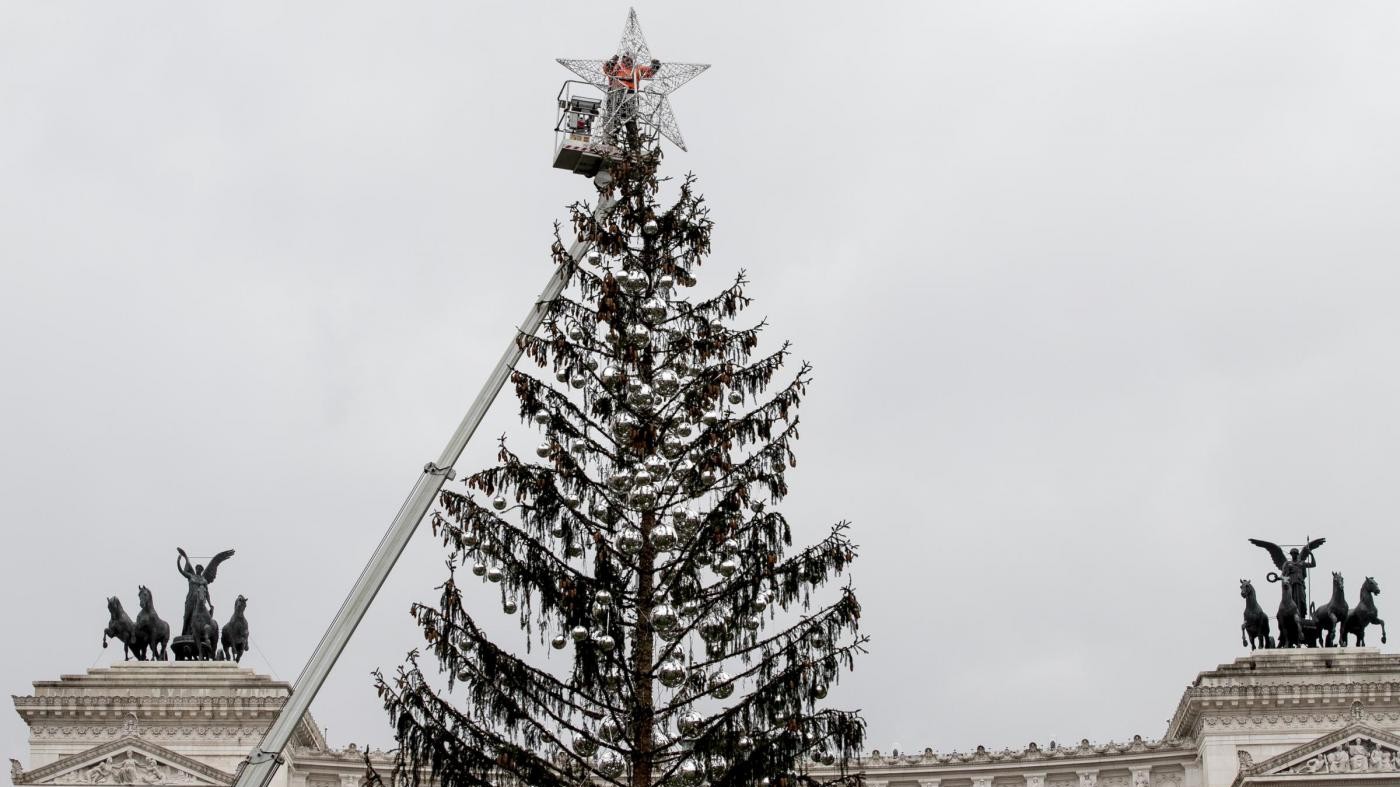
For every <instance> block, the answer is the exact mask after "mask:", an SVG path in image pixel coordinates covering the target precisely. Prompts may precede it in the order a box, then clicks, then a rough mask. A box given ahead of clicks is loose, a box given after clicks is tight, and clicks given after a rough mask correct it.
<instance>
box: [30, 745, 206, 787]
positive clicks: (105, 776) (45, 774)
mask: <svg viewBox="0 0 1400 787" xmlns="http://www.w3.org/2000/svg"><path fill="white" fill-rule="evenodd" d="M13 776H14V783H15V784H16V785H21V784H25V785H28V784H52V785H88V784H133V785H148V784H149V785H163V784H170V785H200V786H207V787H225V786H226V785H230V784H233V774H230V773H225V772H223V771H221V770H219V769H217V768H211V767H209V766H208V765H205V764H204V763H201V762H199V761H197V760H193V759H190V758H189V757H186V756H184V755H183V754H178V753H176V752H173V751H171V750H169V749H167V748H165V747H164V746H158V745H156V744H154V743H151V742H149V741H146V740H142V739H141V738H132V737H125V738H119V739H117V740H115V741H112V742H110V743H104V744H103V745H101V746H97V747H94V748H92V749H88V750H87V751H85V752H82V753H80V754H75V755H73V756H71V757H65V758H63V759H62V760H59V761H58V762H55V763H51V764H49V765H45V766H44V767H42V768H37V769H35V770H33V771H27V772H25V771H18V772H16V773H14V774H13Z"/></svg>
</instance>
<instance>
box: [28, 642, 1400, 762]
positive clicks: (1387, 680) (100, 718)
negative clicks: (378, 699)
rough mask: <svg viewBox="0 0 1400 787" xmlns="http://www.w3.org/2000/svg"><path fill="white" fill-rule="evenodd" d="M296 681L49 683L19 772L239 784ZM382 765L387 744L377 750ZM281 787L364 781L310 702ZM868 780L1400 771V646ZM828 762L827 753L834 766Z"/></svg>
mask: <svg viewBox="0 0 1400 787" xmlns="http://www.w3.org/2000/svg"><path fill="white" fill-rule="evenodd" d="M289 693H290V686H288V685H287V684H286V683H281V682H278V681H274V680H271V679H270V678H267V677H265V676H262V675H258V674H256V673H254V672H253V671H252V670H249V669H244V668H240V667H238V666H237V665H235V664H229V663H223V662H196V663H179V664H163V663H153V662H128V663H123V664H117V665H114V666H111V667H105V668H96V669H90V670H88V671H87V673H86V674H83V675H66V676H63V677H62V678H60V679H59V680H56V681H41V682H36V683H35V684H34V693H33V694H32V695H29V696H23V697H15V698H14V702H15V709H16V711H18V712H19V714H20V716H22V717H23V718H24V720H25V722H26V723H27V724H28V725H29V730H30V736H29V757H28V765H27V766H26V765H24V764H22V763H20V762H19V761H16V760H12V761H11V776H12V778H13V780H14V783H15V784H16V785H55V787H67V786H69V785H72V786H73V787H78V786H80V785H93V784H140V785H146V784H150V785H163V784H170V785H202V786H203V785H207V786H210V787H213V786H216V785H230V784H232V783H233V780H234V773H235V772H236V771H237V769H238V765H239V763H240V762H242V761H243V759H244V758H245V757H246V756H247V755H248V752H249V751H250V750H251V749H252V747H253V746H254V745H256V743H257V742H258V740H259V739H260V736H261V734H262V732H263V731H264V730H265V729H266V728H267V726H268V725H269V724H270V723H271V721H272V718H273V716H274V715H275V714H276V712H277V710H278V709H279V708H280V707H281V705H282V703H283V702H285V701H286V697H287V695H288V694H289ZM370 756H371V759H372V760H373V761H374V762H375V763H376V767H379V768H380V769H381V770H384V771H387V770H388V767H389V763H388V759H387V757H385V756H384V755H382V754H379V753H372V754H371V755H370ZM285 758H286V764H285V766H284V767H283V768H282V769H281V770H280V771H279V773H278V776H277V779H278V782H277V785H278V787H362V786H361V780H362V779H363V776H364V771H365V769H364V752H361V751H357V750H355V749H354V748H353V747H350V748H345V749H334V748H331V747H330V746H328V745H327V744H326V741H325V739H324V738H323V737H322V736H321V734H320V732H319V731H318V728H317V726H316V724H315V722H314V721H313V720H312V719H311V717H310V716H309V715H308V716H306V717H305V718H303V719H302V723H301V725H300V727H299V728H298V730H297V734H296V736H295V737H294V738H293V741H292V745H291V747H290V749H289V750H288V751H287V752H286V755H285ZM861 767H862V770H863V771H864V774H865V778H866V785H867V787H1287V786H1288V785H1295V786H1296V787H1342V786H1343V785H1347V786H1350V787H1359V786H1365V787H1371V786H1374V787H1400V655H1396V654H1383V653H1380V652H1378V651H1377V650H1375V649H1373V648H1346V649H1341V648H1320V649H1313V650H1287V651H1285V650H1276V651H1259V652H1257V653H1254V654H1252V655H1249V656H1244V657H1241V658H1238V659H1236V660H1235V661H1234V662H1232V663H1229V664H1225V665H1222V666H1220V667H1218V668H1216V669H1213V670H1210V671H1207V672H1203V673H1201V674H1200V675H1199V676H1198V677H1197V678H1196V680H1195V681H1194V682H1193V683H1192V684H1191V685H1190V686H1189V687H1188V688H1187V689H1186V691H1185V693H1184V694H1183V695H1182V698H1181V702H1180V703H1179V704H1178V706H1177V709H1176V713H1175V714H1174V715H1173V717H1172V720H1171V722H1170V724H1169V725H1168V727H1167V730H1166V733H1165V735H1164V736H1163V737H1162V738H1161V739H1159V740H1143V739H1141V738H1134V739H1133V740H1131V741H1127V742H1123V743H1106V744H1094V743H1090V742H1089V741H1081V742H1080V743H1079V744H1078V745H1075V746H1056V747H1054V748H1049V747H1040V746H1036V745H1034V744H1032V745H1030V746H1028V747H1026V748H1024V749H1020V750H1014V751H1013V750H1010V749H1002V750H999V751H993V750H989V749H987V748H985V747H978V748H977V750H976V751H972V752H952V753H947V754H935V753H934V752H932V751H925V752H923V753H917V754H906V753H891V754H888V755H882V754H880V753H878V752H872V753H871V754H870V755H869V756H867V757H866V758H865V759H864V761H863V762H862V763H861ZM820 771H821V769H819V768H817V769H813V773H814V775H819V774H820Z"/></svg>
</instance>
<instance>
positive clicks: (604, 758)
mask: <svg viewBox="0 0 1400 787" xmlns="http://www.w3.org/2000/svg"><path fill="white" fill-rule="evenodd" d="M597 765H598V771H599V772H600V773H602V774H603V775H604V776H606V777H608V778H609V779H614V778H617V777H618V776H620V775H621V774H622V771H623V770H624V769H625V768H626V767H627V763H626V762H625V761H624V760H623V759H622V755H620V754H618V753H617V752H615V751H612V750H608V751H605V752H603V753H602V754H599V755H598V762H597Z"/></svg>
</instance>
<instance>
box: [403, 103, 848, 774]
mask: <svg viewBox="0 0 1400 787" xmlns="http://www.w3.org/2000/svg"><path fill="white" fill-rule="evenodd" d="M620 136H621V138H620V139H619V149H618V150H617V151H616V153H615V156H616V158H615V160H614V161H612V162H611V164H610V167H609V169H608V173H607V175H606V176H604V177H602V178H599V179H597V180H595V183H597V184H599V185H598V190H599V195H598V200H599V204H600V205H602V206H604V209H602V210H597V209H595V206H592V205H588V204H583V203H579V204H575V205H574V206H573V207H572V209H571V210H572V234H574V235H576V236H577V237H579V238H582V239H587V240H590V241H591V242H592V247H593V251H592V253H590V254H589V255H588V256H587V257H585V258H584V259H582V260H577V261H576V260H575V259H574V258H573V257H572V256H571V255H570V254H569V253H568V252H567V251H566V249H565V244H564V243H563V242H562V240H560V238H559V235H560V233H559V229H558V228H557V227H556V232H555V236H556V237H555V243H554V246H553V258H554V264H555V265H557V266H560V267H561V268H562V269H563V272H564V273H565V274H566V275H567V277H568V288H567V289H566V290H565V293H564V295H561V296H560V297H558V298H557V299H555V300H554V301H552V302H551V303H549V304H547V305H546V306H545V307H544V308H547V309H548V313H547V317H546V320H545V325H544V329H543V330H542V332H541V333H540V335H538V336H525V335H522V336H520V337H519V339H518V341H519V342H521V344H522V346H523V349H524V350H525V352H526V354H527V355H528V356H529V357H530V358H532V359H533V360H534V361H536V362H537V363H538V365H539V368H540V369H541V370H543V372H544V373H543V379H542V378H541V377H537V376H534V375H531V374H527V373H526V372H524V371H516V372H515V373H514V375H513V377H512V383H513V385H514V389H515V395H516V397H517V399H518V400H519V404H520V415H521V417H522V418H523V419H525V420H526V421H527V422H528V423H529V424H531V425H533V426H534V427H535V428H537V429H538V430H539V431H540V432H541V433H542V438H541V441H540V443H539V445H538V446H537V447H535V448H534V449H533V450H532V451H531V452H530V453H531V455H530V456H526V457H522V456H519V455H517V454H516V453H515V452H514V451H512V450H511V449H510V448H508V447H507V445H506V443H505V441H504V440H502V443H501V448H500V453H499V463H498V464H497V465H496V466H494V467H491V468H489V469H485V470H482V471H480V472H477V473H475V474H473V475H470V476H469V477H467V478H466V479H465V485H464V486H463V487H459V488H451V489H448V490H445V491H444V492H443V493H442V495H441V500H440V503H441V505H440V508H439V510H438V511H436V512H435V513H434V514H433V515H432V524H433V530H434V533H435V534H436V535H437V536H438V537H439V538H441V540H442V543H443V545H444V547H445V548H446V550H447V552H448V554H449V558H448V567H449V575H448V577H447V579H446V581H445V582H444V583H443V584H442V586H441V590H442V595H441V598H440V599H439V600H438V602H437V603H436V605H427V604H419V605H415V606H414V607H413V609H412V614H413V615H414V617H415V618H416V620H417V622H418V625H419V626H420V627H421V629H422V631H423V635H424V637H425V639H426V642H427V647H426V655H427V656H430V657H431V660H432V661H435V662H436V665H435V669H430V668H426V667H425V663H424V654H420V653H418V652H416V651H415V652H413V653H410V654H409V656H408V659H407V661H406V663H405V664H404V665H402V666H401V667H400V668H399V669H398V671H397V674H396V675H394V676H393V677H386V676H384V675H383V674H379V675H377V676H376V678H377V680H376V682H377V688H378V691H379V694H380V696H381V698H382V700H383V703H384V707H385V709H386V710H387V711H388V714H389V717H390V719H391V720H392V723H393V724H394V726H395V730H396V737H397V741H398V744H399V750H398V763H397V770H396V776H397V777H398V778H399V779H400V780H402V781H406V782H408V783H412V784H417V783H418V782H419V780H424V779H432V780H435V781H437V782H439V783H441V784H443V785H446V786H447V787H458V786H459V785H461V786H465V785H491V784H499V783H511V782H514V783H519V784H524V785H529V786H530V787H563V786H565V785H570V786H572V785H579V784H584V783H589V782H592V783H597V784H613V785H618V786H619V787H623V786H624V785H630V786H631V787H652V786H653V785H673V786H674V787H699V786H700V785H702V784H705V783H709V784H711V785H714V787H729V785H749V786H750V787H753V786H757V785H768V786H770V787H780V786H781V787H796V785H799V784H801V785H813V784H832V783H854V782H855V781H856V779H857V778H858V776H857V775H856V774H855V773H854V772H853V771H848V769H847V766H848V764H850V763H851V762H852V761H853V759H854V758H855V757H856V756H857V754H858V752H859V751H860V750H861V747H862V746H863V740H864V731H865V724H864V722H863V720H862V719H861V718H860V716H859V714H858V712H853V711H842V710H834V709H830V708H826V707H823V705H822V701H823V700H824V698H825V697H826V695H827V690H828V687H829V686H830V685H832V684H833V683H835V682H836V681H837V679H838V677H839V676H840V674H841V673H842V672H843V671H846V670H849V669H851V667H852V661H853V657H854V656H855V654H857V653H859V652H861V651H862V650H863V646H864V644H865V641H866V638H865V637H864V636H863V635H860V634H859V632H858V623H859V618H860V605H859V604H858V603H857V601H856V596H855V593H854V592H853V590H852V588H851V586H850V584H849V582H846V583H845V584H841V585H839V586H834V587H831V588H829V589H827V590H825V591H824V592H820V593H818V592H817V591H819V590H821V589H822V587H823V586H826V585H837V584H838V583H840V582H842V579H841V577H842V574H843V573H844V571H845V570H846V568H847V566H848V565H849V564H850V563H851V561H852V560H853V559H854V557H855V551H856V549H855V545H854V544H852V542H851V541H850V538H849V536H848V533H847V530H848V524H847V523H846V522H841V523H839V524H837V525H835V526H834V527H832V528H831V531H830V533H829V535H827V536H826V537H825V538H824V539H823V540H821V541H820V542H818V543H815V544H812V545H810V546H807V547H806V548H802V549H800V550H794V549H793V547H792V533H791V528H790V526H789V523H788V522H787V520H786V519H785V518H784V517H783V515H782V514H781V513H780V512H779V510H778V508H777V506H778V504H779V503H780V502H781V501H782V500H783V498H784V497H785V496H786V495H787V493H788V486H787V482H786V480H785V474H786V472H787V470H788V469H789V468H791V467H794V466H795V465H796V458H795V455H794V453H793V442H794V441H795V440H796V438H797V427H798V418H797V408H798V404H799V402H800V400H801V398H802V396H803V395H804V393H805V390H806V387H807V385H808V382H809V379H810V373H811V370H810V367H809V366H808V365H807V364H805V363H804V364H801V365H800V366H799V368H797V369H796V372H795V374H791V376H790V377H787V376H786V375H784V377H783V378H782V379H780V380H775V378H778V377H779V375H780V373H781V372H783V370H784V368H785V364H786V363H787V362H788V361H789V358H790V350H789V346H788V344H786V343H784V344H783V345H782V346H781V347H780V348H778V349H777V350H776V351H775V352H772V353H770V354H766V355H759V354H758V346H759V337H760V333H761V331H762V329H763V328H764V324H763V323H761V322H760V323H759V324H757V325H749V326H747V327H735V326H734V325H733V323H734V321H735V318H736V317H737V316H738V315H739V313H740V312H741V311H742V310H743V309H744V308H745V307H747V306H748V305H749V303H750V301H749V299H748V298H747V297H746V296H745V295H744V286H745V284H746V278H745V276H744V274H743V273H740V274H739V275H738V277H737V278H736V279H735V281H734V282H733V283H732V284H731V285H730V286H729V287H728V288H726V289H724V290H723V291H721V292H719V293H718V294H716V295H713V296H712V297H709V298H706V299H692V298H691V297H689V295H688V293H689V291H690V289H691V288H692V287H694V286H695V285H696V283H697V282H696V277H695V274H696V272H697V270H698V268H699V266H700V265H701V263H702V262H703V261H704V259H705V257H706V255H707V254H708V253H709V252H710V233H711V229H712V222H711V220H710V217H709V209H708V207H707V206H706V204H705V201H704V198H703V197H702V196H700V195H699V194H697V192H696V190H695V179H694V177H693V176H688V177H687V178H685V179H684V181H683V182H681V183H679V184H677V185H678V186H679V188H678V190H679V196H678V197H677V198H676V199H675V201H674V202H673V203H671V204H669V205H668V206H663V205H661V204H659V202H658V200H659V191H660V188H661V186H662V185H663V183H664V181H663V179H661V178H659V177H658V174H657V168H658V165H659V164H660V160H661V153H660V148H659V147H658V146H657V145H656V144H655V142H654V141H653V140H649V139H647V138H646V137H645V136H644V135H642V134H641V133H639V131H638V128H637V125H636V123H635V122H633V123H629V127H628V129H627V130H626V133H625V135H620ZM550 372H552V373H553V374H552V379H549V378H550V377H551V375H550V374H549V373H550ZM464 581H467V582H471V581H480V582H486V583H492V584H493V585H494V587H496V588H499V592H500V608H501V609H504V611H505V614H507V615H510V616H513V617H515V618H516V619H517V620H518V621H519V624H520V628H521V629H522V630H523V632H524V635H523V639H524V642H523V643H522V645H523V649H525V650H528V649H529V646H530V644H531V643H532V642H545V641H548V642H550V644H551V646H552V648H553V649H554V655H553V656H552V657H551V658H549V659H543V658H539V657H532V658H531V659H526V658H524V657H523V655H522V654H521V653H520V650H521V648H516V649H515V650H512V649H510V648H507V647H503V646H502V645H498V644H497V643H496V642H493V641H492V640H491V639H489V638H488V637H487V636H486V634H485V633H484V632H483V630H482V628H481V627H480V626H479V623H478V620H479V619H480V618H481V617H482V616H483V615H498V614H500V610H498V609H468V605H467V604H466V603H465V602H464V600H463V595H462V590H461V583H462V582H464ZM818 596H821V597H822V598H820V599H819V598H818ZM823 599H824V601H823ZM813 765H819V766H825V767H820V768H817V769H816V770H817V771H818V772H819V773H821V774H825V775H824V776H822V777H820V778H819V777H817V776H815V775H814V774H813V772H812V766H813Z"/></svg>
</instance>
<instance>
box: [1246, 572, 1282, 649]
mask: <svg viewBox="0 0 1400 787" xmlns="http://www.w3.org/2000/svg"><path fill="white" fill-rule="evenodd" d="M1240 597H1241V598H1243V599H1244V623H1242V624H1240V644H1242V645H1248V646H1249V649H1250V650H1254V649H1255V647H1260V648H1272V647H1274V638H1273V636H1272V635H1270V634H1269V615H1268V613H1266V612H1265V611H1264V608H1263V607H1261V606H1259V600H1258V599H1256V598H1255V597H1254V583H1252V582H1250V581H1249V580H1247V579H1241V580H1240Z"/></svg>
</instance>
